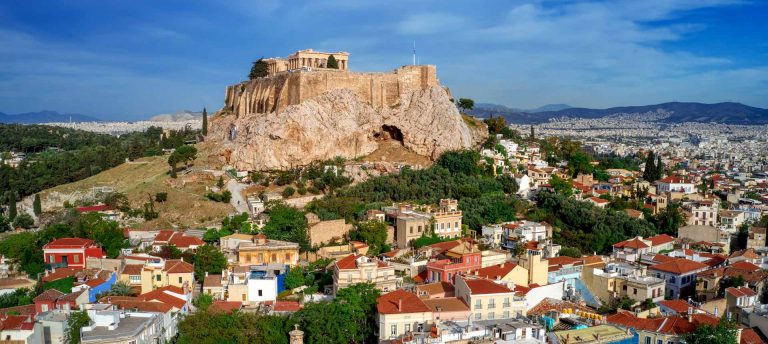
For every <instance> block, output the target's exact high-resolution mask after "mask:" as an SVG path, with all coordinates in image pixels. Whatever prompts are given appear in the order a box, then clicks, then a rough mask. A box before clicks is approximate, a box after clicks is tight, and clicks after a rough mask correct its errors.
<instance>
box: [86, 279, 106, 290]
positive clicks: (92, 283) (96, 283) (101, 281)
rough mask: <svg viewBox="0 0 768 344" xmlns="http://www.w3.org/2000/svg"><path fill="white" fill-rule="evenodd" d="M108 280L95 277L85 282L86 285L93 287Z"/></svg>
mask: <svg viewBox="0 0 768 344" xmlns="http://www.w3.org/2000/svg"><path fill="white" fill-rule="evenodd" d="M106 282H107V281H105V280H103V279H101V278H94V279H91V280H88V281H87V282H85V285H87V286H88V287H91V288H96V287H98V286H100V285H102V284H104V283H106Z"/></svg>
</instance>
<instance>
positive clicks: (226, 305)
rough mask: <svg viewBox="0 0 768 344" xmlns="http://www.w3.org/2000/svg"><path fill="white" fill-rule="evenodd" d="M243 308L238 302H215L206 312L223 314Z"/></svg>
mask: <svg viewBox="0 0 768 344" xmlns="http://www.w3.org/2000/svg"><path fill="white" fill-rule="evenodd" d="M242 307H243V303H242V302H240V301H221V300H216V301H213V303H212V304H211V307H209V308H208V310H210V311H212V312H224V313H232V312H233V311H235V310H238V309H240V308H242Z"/></svg>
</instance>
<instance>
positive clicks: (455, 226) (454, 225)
mask: <svg viewBox="0 0 768 344" xmlns="http://www.w3.org/2000/svg"><path fill="white" fill-rule="evenodd" d="M459 227H461V226H459V221H456V222H454V223H453V228H456V229H459Z"/></svg>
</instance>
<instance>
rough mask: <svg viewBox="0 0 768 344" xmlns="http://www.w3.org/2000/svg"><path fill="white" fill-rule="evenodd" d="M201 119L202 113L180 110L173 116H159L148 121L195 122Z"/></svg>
mask: <svg viewBox="0 0 768 344" xmlns="http://www.w3.org/2000/svg"><path fill="white" fill-rule="evenodd" d="M202 118H203V112H202V111H201V112H193V111H189V110H182V111H179V112H177V113H174V114H160V115H157V116H153V117H152V118H150V119H149V120H150V121H155V122H186V121H191V120H197V119H202Z"/></svg>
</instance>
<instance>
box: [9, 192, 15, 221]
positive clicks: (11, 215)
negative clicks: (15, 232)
mask: <svg viewBox="0 0 768 344" xmlns="http://www.w3.org/2000/svg"><path fill="white" fill-rule="evenodd" d="M16 214H17V211H16V193H15V192H13V191H11V192H10V195H8V219H9V220H13V219H15V218H16Z"/></svg>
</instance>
